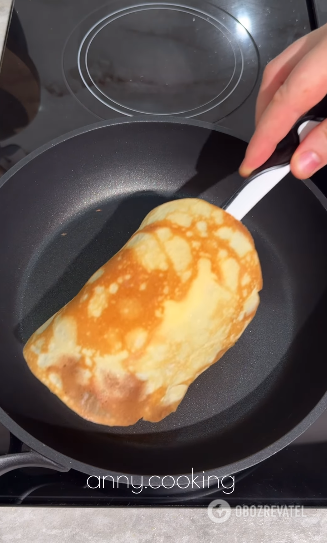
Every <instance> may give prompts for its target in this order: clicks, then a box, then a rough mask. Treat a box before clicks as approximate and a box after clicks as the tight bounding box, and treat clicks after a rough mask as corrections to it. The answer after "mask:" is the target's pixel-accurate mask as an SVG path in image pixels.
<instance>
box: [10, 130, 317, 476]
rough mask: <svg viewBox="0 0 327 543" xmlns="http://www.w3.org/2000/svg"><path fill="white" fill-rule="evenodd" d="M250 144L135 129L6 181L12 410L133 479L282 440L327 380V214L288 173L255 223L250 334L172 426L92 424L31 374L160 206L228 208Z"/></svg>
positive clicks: (112, 133)
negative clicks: (38, 348) (67, 316)
mask: <svg viewBox="0 0 327 543" xmlns="http://www.w3.org/2000/svg"><path fill="white" fill-rule="evenodd" d="M245 147H246V145H245V143H244V142H241V141H239V140H237V139H236V138H233V137H232V136H229V135H226V134H223V133H220V132H218V131H210V130H208V129H206V128H202V127H199V126H193V125H192V124H185V125H184V124H177V123H169V122H167V123H164V122H162V123H146V122H143V123H142V122H137V123H126V124H118V125H116V126H115V125H113V126H107V127H103V128H99V129H97V130H91V131H88V132H87V131H86V132H84V133H82V134H81V135H78V136H76V137H73V138H71V139H67V140H66V141H64V142H63V143H60V144H58V145H56V146H54V147H51V148H50V149H49V150H47V151H45V152H43V153H41V154H39V155H38V156H37V157H36V158H34V159H33V160H31V161H30V162H28V163H27V164H26V165H25V166H24V167H23V168H21V169H20V170H18V171H17V172H16V173H15V174H14V175H13V176H12V177H11V179H9V180H8V181H7V182H6V183H5V184H4V185H3V186H2V187H1V189H0V232H1V233H2V235H1V238H0V254H1V262H2V265H1V269H0V299H1V304H0V320H1V327H0V355H1V356H0V398H1V400H0V401H1V407H2V408H3V409H4V411H5V412H7V413H8V414H9V416H10V417H11V418H12V419H13V420H14V421H15V422H16V423H18V424H19V425H20V426H21V427H23V428H24V429H25V431H27V432H28V433H30V434H31V435H33V436H34V438H36V439H38V440H39V441H41V442H42V443H44V444H45V445H47V446H49V447H51V448H53V449H55V450H56V451H58V452H60V453H62V454H64V455H67V456H69V457H71V458H73V459H75V460H77V461H79V462H83V463H85V464H88V465H91V466H95V467H97V468H101V469H107V470H112V471H117V472H123V473H139V474H142V473H149V474H151V473H155V474H167V473H169V474H174V473H181V472H182V473H186V472H189V471H191V469H192V468H193V469H194V470H210V469H214V468H216V467H222V466H226V465H228V464H231V463H233V462H237V461H240V460H243V459H244V458H247V457H250V456H251V455H253V454H255V453H257V452H258V451H260V450H262V449H263V448H265V447H268V446H269V445H271V444H272V443H274V442H275V441H276V440H278V439H280V438H282V437H283V436H284V435H285V434H287V433H288V432H289V431H290V430H292V428H294V426H296V425H297V424H298V423H300V422H301V421H302V420H303V419H304V418H305V417H306V416H307V415H308V414H309V413H310V411H311V410H312V409H313V408H314V406H315V405H316V404H317V403H318V402H319V400H320V399H321V398H322V396H323V395H324V393H325V391H326V388H327V369H326V367H327V365H326V363H325V360H326V355H327V347H326V342H325V332H324V330H325V324H326V314H327V290H326V288H327V251H326V239H327V214H326V211H325V209H324V207H323V206H322V204H321V203H320V202H319V200H318V199H317V198H316V197H315V196H314V194H313V193H312V192H311V191H310V189H309V188H308V187H307V186H305V184H303V183H302V182H299V181H298V180H295V179H294V178H293V177H292V176H291V175H289V176H287V178H285V179H284V180H283V181H282V182H281V183H280V184H279V185H278V186H277V187H276V188H275V189H274V190H273V191H272V192H271V193H270V194H269V195H268V196H267V197H266V198H265V199H264V200H263V201H262V202H260V203H259V204H258V205H257V206H256V208H255V209H254V210H253V212H252V213H250V214H249V216H247V217H246V219H245V220H244V223H245V224H246V226H247V227H248V228H249V230H250V232H251V234H252V235H253V237H254V240H255V244H256V247H257V251H258V254H259V257H260V262H261V265H262V272H263V281H264V287H263V290H262V293H261V304H260V306H259V309H258V312H257V314H256V316H255V318H254V320H253V321H252V323H251V324H250V325H249V327H248V328H247V329H246V331H245V333H244V334H243V335H242V337H241V339H240V340H239V341H238V342H237V344H236V345H235V346H234V347H233V348H232V349H231V350H230V351H228V352H227V353H226V354H225V355H224V357H223V358H222V359H221V360H220V361H219V362H218V363H216V364H214V365H213V366H211V367H210V368H209V369H208V370H206V371H205V372H204V373H203V374H202V375H201V376H200V377H199V378H198V379H197V380H196V381H195V382H194V383H193V384H192V385H191V387H190V388H189V391H188V393H187V395H186V397H185V398H184V400H183V401H182V403H181V405H180V406H179V407H178V409H177V411H176V413H173V414H171V415H169V416H168V417H167V418H166V419H164V420H163V421H161V422H159V423H155V424H154V423H149V422H145V421H139V422H138V423H137V424H135V425H133V426H130V427H126V428H122V427H113V428H110V427H105V426H100V425H96V424H92V423H89V422H87V421H85V420H83V419H81V418H80V417H78V416H77V415H76V414H74V413H73V412H72V411H70V410H69V409H68V408H67V407H66V406H65V405H64V404H63V403H62V402H61V401H60V400H59V399H58V398H57V397H56V396H54V395H53V394H51V393H50V392H49V391H48V390H47V389H46V387H44V386H43V385H42V384H41V383H40V382H39V381H38V380H37V379H36V378H34V377H33V375H32V374H31V373H30V371H29V369H28V367H27V365H26V363H25V361H24V359H23V356H22V348H23V345H24V343H25V342H26V340H27V339H28V338H29V336H30V335H31V334H32V333H33V332H34V330H36V329H37V328H38V327H39V326H40V325H41V324H43V322H45V321H46V320H47V319H48V318H49V317H50V316H51V315H52V314H53V313H54V312H56V311H57V310H59V309H60V308H61V307H62V306H63V305H64V304H66V303H67V302H68V301H69V300H70V299H72V297H73V296H74V295H76V294H77V293H78V291H79V290H80V288H81V287H82V286H83V285H84V283H85V282H86V281H87V280H88V279H89V277H90V276H91V275H92V274H93V273H94V271H96V270H97V269H98V268H99V267H100V266H101V265H102V264H103V263H104V262H106V261H107V260H108V259H109V258H110V257H111V256H113V255H114V254H115V253H116V252H117V251H118V250H119V249H120V248H121V247H122V245H123V244H124V243H125V242H126V241H127V240H128V239H129V237H130V236H131V234H132V233H133V232H134V231H135V230H136V229H137V228H138V226H139V225H140V223H141V221H142V220H143V218H144V217H145V215H146V214H147V213H148V212H149V211H150V210H151V209H153V208H154V207H156V206H157V205H160V204H161V203H163V202H165V201H168V200H172V199H175V198H182V197H199V198H204V199H206V200H208V201H209V202H211V203H213V204H216V205H221V204H222V202H223V201H224V200H225V199H226V197H228V196H229V195H230V194H231V193H232V192H233V191H234V190H235V189H237V187H238V186H239V185H240V183H241V178H240V177H239V176H238V174H237V173H236V171H237V167H238V165H239V163H240V162H241V160H242V157H243V154H244V151H245Z"/></svg>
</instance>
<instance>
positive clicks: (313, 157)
mask: <svg viewBox="0 0 327 543" xmlns="http://www.w3.org/2000/svg"><path fill="white" fill-rule="evenodd" d="M295 163H296V167H297V169H298V170H299V171H300V172H301V174H302V175H311V174H312V173H313V172H314V171H316V169H317V168H319V166H320V165H321V163H322V162H321V160H320V157H319V156H318V155H317V153H315V152H314V151H305V152H304V153H302V154H300V155H299V156H298V157H296V158H295Z"/></svg>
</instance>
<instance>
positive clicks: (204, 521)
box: [0, 0, 327, 543]
mask: <svg viewBox="0 0 327 543" xmlns="http://www.w3.org/2000/svg"><path fill="white" fill-rule="evenodd" d="M26 1H28V0H26ZM10 7H11V0H0V51H1V50H2V47H3V42H4V39H5V35H6V29H7V23H8V18H9V13H10ZM273 515H274V516H272V515H271V516H269V517H268V516H266V517H256V518H251V517H239V516H237V514H236V511H235V510H232V513H231V516H230V518H229V519H228V520H227V521H226V522H224V523H219V524H218V523H215V522H213V521H212V520H210V518H209V516H208V513H207V510H206V509H200V508H180V507H170V508H164V509H159V508H110V509H109V508H106V509H104V508H88V509H84V508H46V507H38V508H32V507H24V508H22V507H2V508H0V543H5V542H8V543H9V542H10V543H11V542H12V543H14V542H15V541H24V543H29V542H31V543H32V542H33V543H37V542H40V543H41V542H42V543H43V542H44V541H46V542H47V543H63V542H66V541H67V542H68V541H69V543H74V542H76V543H77V542H78V543H84V542H85V543H105V542H107V541H115V543H125V542H126V543H127V542H128V543H132V542H133V543H146V542H149V543H150V542H154V543H156V542H158V543H161V542H162V543H169V542H170V541H171V542H175V541H176V542H177V541H178V542H181V543H193V542H203V543H204V542H205V543H211V542H212V543H214V542H218V541H226V542H228V543H243V542H244V543H245V542H246V543H261V542H264V541H271V542H274V543H293V542H294V543H307V542H308V541H311V542H312V543H318V542H325V541H326V536H327V511H326V510H321V509H320V510H318V509H309V508H306V509H304V510H303V512H302V514H301V517H293V518H289V517H285V516H282V517H280V518H279V517H278V516H277V514H276V512H275V514H274V513H273ZM302 515H303V516H302Z"/></svg>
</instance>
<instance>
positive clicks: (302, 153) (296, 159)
mask: <svg viewBox="0 0 327 543" xmlns="http://www.w3.org/2000/svg"><path fill="white" fill-rule="evenodd" d="M326 164H327V120H325V121H323V122H322V123H320V124H319V125H318V126H316V128H314V129H313V130H312V131H311V132H310V133H309V134H308V135H307V136H306V138H305V139H304V140H303V142H302V143H300V145H299V147H298V148H297V150H296V151H295V153H294V155H293V157H292V160H291V171H292V173H293V175H295V177H298V178H299V179H307V178H308V177H310V176H311V175H313V174H314V173H315V172H316V171H318V170H319V169H320V168H322V167H323V166H325V165H326Z"/></svg>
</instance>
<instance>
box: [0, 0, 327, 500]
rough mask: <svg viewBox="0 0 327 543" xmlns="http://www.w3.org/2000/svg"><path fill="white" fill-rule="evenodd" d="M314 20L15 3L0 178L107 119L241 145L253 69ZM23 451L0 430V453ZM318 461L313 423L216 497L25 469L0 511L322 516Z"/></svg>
mask: <svg viewBox="0 0 327 543" xmlns="http://www.w3.org/2000/svg"><path fill="white" fill-rule="evenodd" d="M326 13H327V0H315V1H314V2H308V3H307V2H306V0H251V1H250V0H249V1H247V0H213V1H207V0H183V1H181V2H179V1H176V2H173V1H171V0H169V1H167V2H153V1H146V0H142V2H137V0H136V1H135V0H134V1H133V0H119V1H107V2H106V1H105V0H29V1H28V2H26V0H16V1H15V4H14V10H13V13H12V19H11V23H10V27H9V32H8V37H7V46H6V48H5V52H4V55H3V62H2V68H1V73H0V175H2V174H3V173H5V172H6V171H8V170H9V169H10V168H11V167H12V166H13V165H15V164H16V163H17V162H19V161H20V160H21V159H22V158H23V157H25V156H27V155H28V154H29V153H30V152H31V151H33V150H35V149H36V148H38V147H39V146H41V145H43V144H45V143H47V142H49V141H51V140H52V139H53V138H55V137H58V136H61V135H63V134H65V133H67V132H69V131H71V130H74V129H77V128H79V127H82V126H85V125H89V124H92V123H95V122H97V121H99V120H104V119H111V118H115V117H133V116H136V115H152V114H156V115H162V116H165V115H173V116H177V117H181V118H193V119H198V120H202V121H207V122H209V123H212V124H215V125H221V126H224V127H226V128H228V129H229V130H230V131H231V132H232V133H233V134H234V135H235V136H238V137H241V138H243V139H245V140H247V139H249V138H250V136H251V134H252V132H253V128H254V126H253V123H254V109H255V101H256V96H257V93H258V88H259V82H260V78H261V75H262V72H263V69H264V66H265V65H266V64H267V62H268V61H269V60H271V59H272V58H274V57H275V56H276V55H277V54H278V53H280V52H281V51H282V50H283V49H285V48H286V47H287V46H288V45H289V44H291V43H292V42H293V41H295V40H296V39H297V38H299V37H301V36H303V35H305V34H306V33H308V32H309V31H310V30H311V29H312V28H313V27H314V26H315V25H319V24H323V23H324V22H326V21H325V20H324V14H326ZM326 20H327V19H326ZM325 175H326V174H323V176H325ZM321 179H322V177H321V175H320V178H319V180H318V181H317V184H318V185H319V184H320V185H319V186H323V185H324V183H323V182H322V181H321ZM326 186H327V184H326ZM24 448H25V449H26V447H25V446H24V445H23V444H21V443H20V442H19V441H18V440H17V439H16V438H14V437H13V436H10V434H9V432H8V431H7V430H6V429H5V428H4V427H3V426H0V454H8V453H9V452H10V453H15V452H19V451H21V450H24ZM326 457H327V414H324V415H322V416H321V417H320V419H319V420H318V421H317V422H316V423H315V424H314V425H313V426H312V427H311V428H310V429H309V430H307V432H305V434H303V435H302V436H301V437H300V438H299V439H298V440H297V441H296V442H295V443H293V444H292V445H291V446H289V447H287V448H286V449H284V450H283V451H281V452H279V453H277V454H276V455H274V456H273V457H271V458H270V459H268V460H266V461H265V462H262V463H261V464H259V465H257V466H255V467H253V468H251V469H249V470H246V471H244V472H242V473H239V474H237V475H235V476H234V477H233V478H232V477H229V478H226V485H225V488H220V489H219V490H218V489H217V488H216V486H213V487H210V488H209V489H208V488H205V489H200V490H199V489H197V488H196V486H195V487H194V488H193V490H188V491H187V492H179V491H176V489H175V490H167V489H163V488H159V489H152V490H149V489H146V488H139V489H138V490H136V489H134V490H133V489H132V488H131V487H129V488H128V487H127V486H126V485H124V483H121V484H120V485H119V488H117V487H115V488H113V487H112V485H111V484H110V482H109V483H108V484H105V485H104V487H103V488H91V487H92V486H94V484H95V481H94V480H93V481H92V480H90V481H89V484H88V476H87V475H85V474H83V473H79V472H76V471H73V470H71V471H70V472H68V473H58V472H55V471H51V470H45V469H39V468H34V469H31V468H26V469H19V470H15V471H12V472H9V473H7V474H5V475H3V476H2V477H1V478H0V504H28V505H32V504H36V505H49V504H54V505H61V504H62V505H65V504H67V505H108V504H112V505H128V504H130V505H165V504H172V503H175V504H185V505H206V504H208V503H209V502H210V501H211V500H213V499H215V498H224V499H226V500H227V501H228V502H229V503H230V504H231V505H238V504H242V503H243V504H301V505H312V506H319V505H322V506H327V473H326V470H325V464H326V461H325V460H326Z"/></svg>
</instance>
